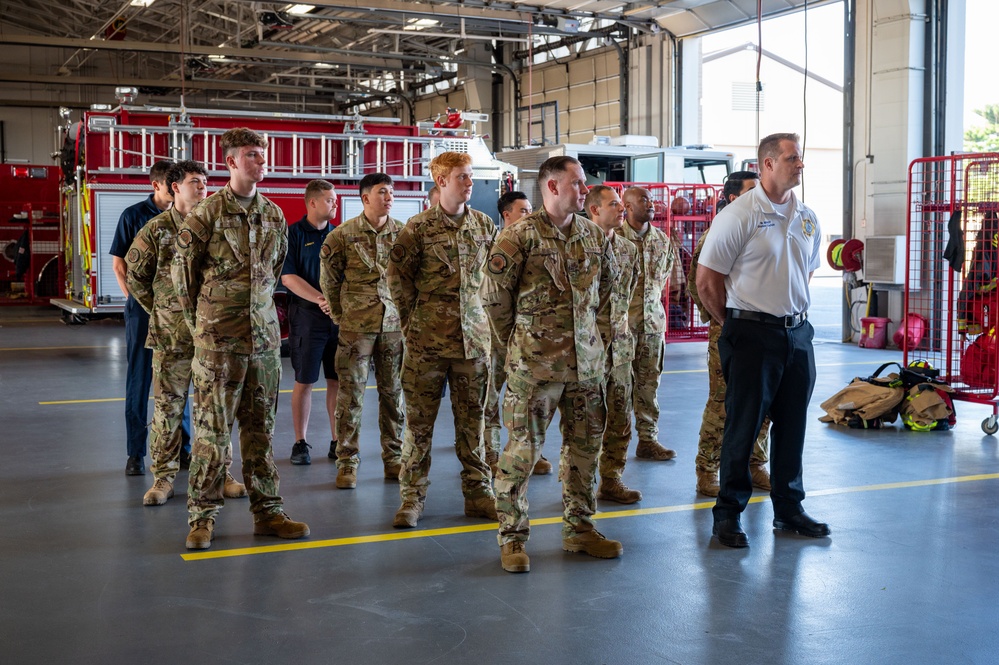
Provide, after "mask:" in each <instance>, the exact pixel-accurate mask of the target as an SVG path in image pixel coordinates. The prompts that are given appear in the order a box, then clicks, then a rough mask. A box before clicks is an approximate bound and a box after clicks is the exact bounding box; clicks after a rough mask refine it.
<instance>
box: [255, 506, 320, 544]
mask: <svg viewBox="0 0 999 665" xmlns="http://www.w3.org/2000/svg"><path fill="white" fill-rule="evenodd" d="M253 535H255V536H277V537H278V538H287V539H289V540H295V539H296V538H305V537H306V536H307V535H309V525H308V524H306V523H305V522H296V521H294V520H292V519H290V518H289V517H288V516H287V515H285V514H284V513H283V512H280V513H273V514H271V515H264V516H263V517H262V518H261V519H259V520H257V521H256V522H254V523H253Z"/></svg>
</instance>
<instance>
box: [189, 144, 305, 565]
mask: <svg viewBox="0 0 999 665" xmlns="http://www.w3.org/2000/svg"><path fill="white" fill-rule="evenodd" d="M219 146H220V148H221V149H222V154H223V155H224V157H225V164H226V166H227V167H228V169H229V183H228V184H227V185H226V186H225V187H223V188H222V189H221V190H219V191H218V192H216V193H215V194H212V195H211V196H209V197H208V198H207V199H205V201H204V202H203V203H202V204H201V205H199V206H198V207H197V208H195V210H194V211H193V212H192V213H191V214H190V215H188V216H187V218H186V219H185V220H184V223H183V224H182V225H181V227H180V229H179V231H178V232H177V245H176V247H177V255H176V257H175V258H174V263H173V268H172V271H171V276H172V278H173V285H174V288H175V289H176V291H177V299H178V301H179V302H180V306H181V309H182V311H183V313H184V319H185V320H186V321H187V325H188V327H189V328H190V329H191V332H192V334H193V337H194V362H193V363H192V372H193V375H194V422H195V427H196V431H197V440H196V443H195V445H194V447H193V449H192V451H191V470H190V473H189V474H188V478H189V486H188V496H187V510H188V523H189V524H190V527H191V531H190V533H189V534H188V536H187V548H188V549H194V550H203V549H208V548H209V547H211V544H212V537H213V535H214V530H215V518H216V516H217V515H218V513H219V509H220V508H221V507H222V505H223V504H224V503H225V501H224V499H223V498H222V488H223V483H224V481H225V473H224V469H225V468H226V467H227V466H228V465H229V464H230V462H231V461H232V452H231V445H230V437H231V436H232V433H231V426H232V422H233V420H238V421H239V452H240V457H241V458H242V460H243V482H244V483H246V486H247V489H248V490H249V494H250V511H251V512H252V513H253V518H254V524H253V533H254V534H256V535H261V536H278V537H279V538H303V537H305V536H308V535H309V526H308V525H307V524H305V523H304V522H294V521H292V520H291V519H289V518H288V516H287V515H285V513H284V505H283V501H282V500H281V497H280V496H279V495H278V472H277V467H276V466H275V465H274V451H273V447H272V443H273V437H274V413H275V411H276V409H277V395H278V384H279V382H280V380H281V329H280V327H279V325H278V318H277V310H276V308H275V307H274V287H275V286H276V285H277V280H278V278H279V277H280V275H281V268H282V267H283V265H284V257H285V253H286V252H287V250H288V224H287V222H285V219H284V214H283V213H282V212H281V209H280V208H278V207H277V206H276V205H274V204H273V203H271V201H269V200H268V199H267V198H265V197H264V196H263V195H262V194H260V193H259V192H257V183H258V182H260V181H261V180H263V179H264V165H265V164H266V163H267V159H266V149H267V141H266V140H265V139H264V137H262V136H261V135H260V134H257V133H256V132H254V131H251V130H249V129H246V128H245V127H239V128H236V129H230V130H229V131H227V132H226V133H225V134H223V135H222V138H221V139H220V141H219Z"/></svg>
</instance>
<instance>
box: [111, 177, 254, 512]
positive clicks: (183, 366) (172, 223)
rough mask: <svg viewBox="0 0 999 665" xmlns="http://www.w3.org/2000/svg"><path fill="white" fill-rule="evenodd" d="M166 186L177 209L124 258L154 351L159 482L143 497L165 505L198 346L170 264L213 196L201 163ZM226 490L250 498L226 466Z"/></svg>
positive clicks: (148, 228)
mask: <svg viewBox="0 0 999 665" xmlns="http://www.w3.org/2000/svg"><path fill="white" fill-rule="evenodd" d="M166 186H167V191H169V192H170V193H171V194H172V197H173V207H171V208H170V209H169V210H167V211H166V212H164V213H160V214H159V215H157V216H156V217H153V218H152V219H151V220H149V222H147V223H146V225H145V226H143V227H142V229H141V230H140V231H139V233H138V234H137V235H136V236H135V240H133V241H132V247H131V249H129V250H128V255H127V256H126V257H125V261H126V262H127V263H128V272H127V273H126V280H127V282H128V292H129V293H130V294H131V295H132V297H133V298H135V300H136V302H138V303H139V304H140V305H142V308H143V309H144V310H145V311H146V312H148V313H149V336H148V337H147V338H146V346H147V347H148V348H150V349H152V350H153V424H152V427H151V428H150V436H149V454H150V457H151V458H152V460H153V463H152V465H151V466H150V470H151V471H152V472H153V476H154V482H153V486H152V487H151V488H149V491H148V492H146V494H145V496H144V497H142V504H143V505H145V506H161V505H163V504H164V503H166V502H167V499H169V498H170V497H172V496H173V482H174V479H175V478H176V477H177V472H178V471H179V470H180V446H181V420H182V419H183V416H184V411H185V410H186V407H187V390H188V387H189V386H190V385H191V358H192V357H194V346H193V343H192V341H191V331H190V329H188V327H187V323H185V322H184V315H183V313H182V312H181V311H180V305H179V304H178V303H177V294H176V293H175V292H174V289H173V282H172V281H171V280H170V266H171V265H172V263H173V257H174V242H175V239H176V236H177V229H178V228H179V227H180V225H181V224H182V223H183V221H184V218H185V217H187V215H188V213H189V212H191V210H193V209H194V207H195V206H196V205H198V204H199V203H201V201H203V200H204V198H205V196H206V195H207V194H208V191H207V188H208V171H206V170H205V167H204V166H202V165H201V164H199V163H198V162H192V161H183V162H178V163H177V164H174V165H173V167H171V169H170V171H169V172H168V173H167V177H166ZM222 494H223V496H225V498H227V499H238V498H240V497H244V496H246V487H244V486H243V484H242V483H239V482H237V481H236V479H235V478H233V477H232V474H230V473H229V472H228V470H227V471H226V474H225V483H224V485H223V489H222Z"/></svg>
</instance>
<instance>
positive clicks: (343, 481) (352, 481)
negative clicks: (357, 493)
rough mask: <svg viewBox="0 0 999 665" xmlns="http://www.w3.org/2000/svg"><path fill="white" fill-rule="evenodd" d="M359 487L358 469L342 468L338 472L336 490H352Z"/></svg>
mask: <svg viewBox="0 0 999 665" xmlns="http://www.w3.org/2000/svg"><path fill="white" fill-rule="evenodd" d="M355 487H357V469H355V468H354V467H352V466H341V467H340V468H339V469H337V470H336V488H337V489H338V490H352V489H354V488H355Z"/></svg>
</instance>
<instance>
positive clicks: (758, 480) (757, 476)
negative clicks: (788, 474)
mask: <svg viewBox="0 0 999 665" xmlns="http://www.w3.org/2000/svg"><path fill="white" fill-rule="evenodd" d="M749 473H750V475H751V476H752V478H753V487H756V488H759V489H761V490H766V491H767V492H769V491H770V472H769V471H767V466H766V464H750V465H749Z"/></svg>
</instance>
